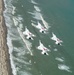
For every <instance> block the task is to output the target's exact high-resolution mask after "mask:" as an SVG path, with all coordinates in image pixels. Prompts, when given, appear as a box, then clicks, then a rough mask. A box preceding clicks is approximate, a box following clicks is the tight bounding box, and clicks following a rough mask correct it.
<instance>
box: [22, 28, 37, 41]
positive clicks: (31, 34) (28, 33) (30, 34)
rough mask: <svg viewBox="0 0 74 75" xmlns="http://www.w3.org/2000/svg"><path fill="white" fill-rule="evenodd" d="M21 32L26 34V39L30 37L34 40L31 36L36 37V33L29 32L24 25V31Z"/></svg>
mask: <svg viewBox="0 0 74 75" xmlns="http://www.w3.org/2000/svg"><path fill="white" fill-rule="evenodd" d="M23 34H24V35H25V36H26V38H27V39H31V40H34V39H33V37H36V35H34V34H33V33H31V32H30V31H29V30H28V29H27V27H25V31H24V32H23Z"/></svg>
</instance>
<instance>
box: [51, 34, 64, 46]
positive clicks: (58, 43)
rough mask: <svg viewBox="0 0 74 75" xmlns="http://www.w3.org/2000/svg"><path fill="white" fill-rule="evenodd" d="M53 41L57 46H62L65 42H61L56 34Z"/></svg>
mask: <svg viewBox="0 0 74 75" xmlns="http://www.w3.org/2000/svg"><path fill="white" fill-rule="evenodd" d="M51 39H52V40H54V41H55V44H57V45H62V44H61V43H62V42H63V41H62V40H60V39H59V38H57V37H56V35H55V34H54V33H52V37H51Z"/></svg>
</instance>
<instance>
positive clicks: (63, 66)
mask: <svg viewBox="0 0 74 75" xmlns="http://www.w3.org/2000/svg"><path fill="white" fill-rule="evenodd" d="M58 68H59V69H60V70H65V71H67V72H72V71H70V67H69V66H66V65H64V64H58Z"/></svg>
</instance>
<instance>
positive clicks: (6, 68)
mask: <svg viewBox="0 0 74 75" xmlns="http://www.w3.org/2000/svg"><path fill="white" fill-rule="evenodd" d="M4 9H5V8H4V1H3V0H0V75H13V74H12V69H11V64H10V59H9V57H10V55H9V51H8V46H7V27H6V25H5V20H4V16H3V11H4Z"/></svg>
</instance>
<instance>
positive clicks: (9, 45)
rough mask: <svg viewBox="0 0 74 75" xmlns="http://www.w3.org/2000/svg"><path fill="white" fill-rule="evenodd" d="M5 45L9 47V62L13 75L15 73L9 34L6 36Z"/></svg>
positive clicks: (15, 74)
mask: <svg viewBox="0 0 74 75" xmlns="http://www.w3.org/2000/svg"><path fill="white" fill-rule="evenodd" d="M7 45H8V47H9V54H10V63H11V68H12V73H13V75H17V71H16V68H15V64H14V62H13V55H12V51H13V46H12V41H11V39H10V37H9V36H8V37H7Z"/></svg>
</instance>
